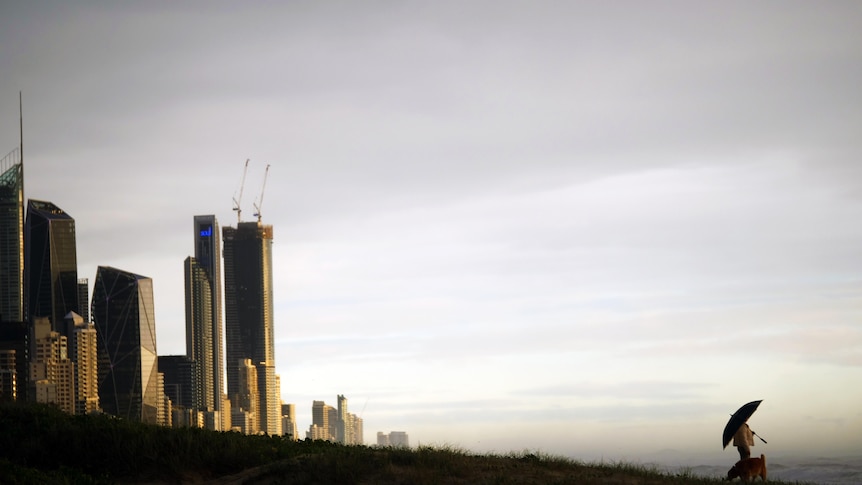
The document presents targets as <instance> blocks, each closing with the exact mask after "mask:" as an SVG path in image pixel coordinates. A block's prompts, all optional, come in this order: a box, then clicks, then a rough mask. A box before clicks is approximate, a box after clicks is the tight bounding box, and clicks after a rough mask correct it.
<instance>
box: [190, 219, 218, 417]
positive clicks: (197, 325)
mask: <svg viewBox="0 0 862 485" xmlns="http://www.w3.org/2000/svg"><path fill="white" fill-rule="evenodd" d="M194 242H195V255H194V257H193V258H188V259H186V261H185V284H186V354H187V355H188V356H189V358H190V359H193V360H195V361H196V362H197V363H198V365H199V366H200V379H201V381H200V390H201V396H200V398H201V403H202V406H203V407H204V408H205V409H206V410H208V411H217V412H218V413H219V415H221V412H222V409H221V408H222V403H223V395H224V387H223V386H224V357H223V355H224V351H223V349H224V347H223V345H224V344H223V335H222V310H221V306H222V304H221V298H222V284H221V234H220V233H219V225H218V221H217V220H216V218H215V216H213V215H203V216H195V217H194Z"/></svg>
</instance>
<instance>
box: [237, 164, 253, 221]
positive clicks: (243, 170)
mask: <svg viewBox="0 0 862 485" xmlns="http://www.w3.org/2000/svg"><path fill="white" fill-rule="evenodd" d="M248 161H249V159H248V158H246V159H245V168H243V169H242V181H241V182H240V183H239V197H237V196H236V192H234V194H233V195H234V197H233V210H235V211H236V223H237V224H239V223H240V222H242V217H241V216H242V209H241V208H240V205H239V204H240V202H242V189H243V188H244V187H245V174H246V173H247V172H248Z"/></svg>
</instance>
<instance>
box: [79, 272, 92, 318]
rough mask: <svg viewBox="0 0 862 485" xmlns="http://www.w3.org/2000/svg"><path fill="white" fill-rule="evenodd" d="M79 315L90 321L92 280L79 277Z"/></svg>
mask: <svg viewBox="0 0 862 485" xmlns="http://www.w3.org/2000/svg"><path fill="white" fill-rule="evenodd" d="M77 313H78V315H80V316H81V319H82V320H83V321H85V322H89V321H90V280H88V279H87V278H78V312H77Z"/></svg>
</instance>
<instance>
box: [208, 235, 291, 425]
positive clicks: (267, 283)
mask: <svg viewBox="0 0 862 485" xmlns="http://www.w3.org/2000/svg"><path fill="white" fill-rule="evenodd" d="M222 236H223V237H222V239H223V242H224V281H225V292H224V300H225V357H226V363H227V386H228V395H229V397H230V398H231V402H232V404H233V405H234V407H236V406H237V399H238V397H239V392H240V383H239V372H240V370H241V369H242V366H243V365H244V364H243V362H244V360H245V359H250V360H251V362H252V365H254V366H255V367H256V368H257V379H258V393H259V405H258V413H259V422H260V430H261V431H262V432H264V433H267V434H270V435H281V409H280V404H281V402H280V401H281V399H280V390H279V389H278V385H277V380H276V375H275V346H274V344H275V343H274V328H273V324H274V322H273V306H272V305H273V300H272V298H273V295H272V226H270V225H263V224H261V223H260V221H258V222H240V223H238V224H237V227H236V228H234V227H230V226H228V227H225V228H223V231H222ZM235 413H236V409H234V414H235Z"/></svg>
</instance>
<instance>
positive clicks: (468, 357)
mask: <svg viewBox="0 0 862 485" xmlns="http://www.w3.org/2000/svg"><path fill="white" fill-rule="evenodd" d="M827 5H828V6H824V5H820V4H817V5H814V4H810V3H806V2H796V1H792V0H791V1H790V2H763V3H757V4H751V3H749V2H740V1H731V2H722V3H721V4H690V3H688V2H676V1H662V2H656V3H653V4H649V5H645V4H638V3H622V4H613V5H610V4H607V3H605V2H589V1H588V2H578V3H577V4H561V3H558V2H545V1H539V2H532V3H530V4H529V5H525V4H522V3H517V2H507V1H503V2H487V1H483V0H477V1H476V2H469V3H467V4H464V3H455V2H451V3H450V2H441V3H435V4H422V3H418V2H416V3H414V2H407V3H403V4H391V3H387V2H375V3H373V4H372V5H362V6H360V5H353V4H332V3H327V2H322V3H314V4H290V5H279V6H273V5H269V6H263V5H249V6H246V7H245V8H240V7H237V6H233V5H230V4H227V3H221V2H216V3H214V4H212V5H211V6H210V8H209V9H208V10H207V11H206V12H201V11H199V10H198V9H192V8H190V7H187V6H181V5H179V6H177V5H172V6H167V5H153V4H141V5H134V6H105V5H97V4H95V3H89V2H80V3H77V4H76V5H74V6H71V5H58V6H52V7H53V8H51V9H48V8H43V7H40V6H39V5H29V4H26V5H17V4H4V5H3V6H2V7H0V13H2V15H0V45H3V46H4V48H3V49H2V50H0V66H2V67H3V72H4V76H3V77H2V79H0V152H2V153H9V152H10V151H14V150H15V149H16V147H17V146H18V145H19V117H18V107H19V98H18V93H19V92H23V106H24V117H23V118H24V123H23V126H24V133H23V143H24V145H25V146H26V150H25V157H26V161H25V163H26V165H27V168H26V178H27V187H26V197H27V198H28V199H30V198H32V199H36V200H52V201H54V202H56V203H57V204H58V205H59V206H61V207H63V209H64V210H66V211H68V212H69V213H70V214H73V215H74V216H75V220H76V230H77V245H78V274H79V276H81V277H88V278H90V282H91V283H92V282H93V278H94V275H95V274H96V271H97V267H98V266H99V265H110V266H112V267H116V268H124V269H128V270H129V271H133V272H136V273H139V274H145V275H148V276H150V277H151V278H152V279H153V293H154V299H155V305H154V306H155V312H156V316H157V318H156V322H157V326H158V340H159V342H158V344H159V345H158V348H159V349H160V351H161V352H160V353H162V354H179V353H183V351H184V348H185V335H184V333H185V301H184V288H183V281H184V280H183V278H184V275H183V268H182V262H183V261H184V259H185V258H186V257H187V256H189V254H190V252H191V251H190V249H191V248H190V246H189V244H190V241H189V239H190V238H189V234H188V231H189V219H190V218H191V217H193V216H194V215H197V214H213V215H215V216H216V217H217V218H218V219H219V221H221V222H222V224H224V223H225V221H231V220H233V219H235V218H236V215H235V212H234V211H233V204H232V202H233V198H232V196H234V197H236V195H237V193H238V188H239V187H240V180H241V178H242V173H243V170H242V169H243V165H242V164H243V162H244V161H245V160H247V159H251V162H250V163H249V167H248V177H247V179H246V182H245V197H244V199H243V204H242V205H243V214H252V213H253V209H252V208H253V206H254V202H255V201H257V200H258V199H259V198H261V195H262V194H261V193H262V187H263V176H264V167H265V166H266V164H270V165H271V167H272V169H271V171H270V173H269V178H268V180H267V182H266V194H265V195H266V197H265V199H266V203H265V207H264V212H265V219H264V220H265V221H266V223H267V224H271V225H272V226H273V227H275V228H276V234H275V237H274V238H273V240H272V245H273V249H272V268H273V269H272V278H273V282H272V285H273V288H274V292H273V321H274V330H273V332H274V335H273V337H274V342H273V346H274V354H275V360H276V368H275V369H274V370H275V373H276V374H278V375H280V376H281V382H282V385H281V388H282V398H283V400H284V402H285V403H296V404H297V407H296V414H297V416H296V417H297V421H298V423H299V426H300V427H299V433H300V434H302V433H303V432H304V431H305V429H306V427H307V424H308V423H310V422H311V409H310V406H308V405H307V403H310V402H313V401H314V400H319V399H321V397H322V396H335V395H337V394H344V395H347V396H350V397H351V409H352V410H353V411H354V412H355V413H356V414H357V416H361V417H362V419H363V420H364V422H365V425H366V428H368V432H369V434H368V435H367V436H366V437H365V441H366V442H367V443H373V442H374V436H373V434H372V433H374V432H377V431H386V430H403V431H406V432H408V433H409V436H410V442H411V443H412V444H416V443H420V444H433V443H450V444H453V445H457V446H462V447H464V448H468V449H471V450H477V451H485V450H492V451H508V450H513V449H514V450H522V449H540V450H543V451H546V452H550V453H561V454H566V455H570V456H575V457H577V458H583V459H593V458H601V457H605V458H609V457H611V458H614V459H627V458H636V457H639V456H652V455H651V454H654V453H656V452H658V451H661V450H676V451H677V452H678V453H679V454H685V453H701V454H702V455H705V456H711V457H713V458H715V459H716V460H725V461H727V460H729V459H730V458H731V457H732V455H733V454H734V453H733V451H732V450H722V449H721V447H720V444H719V434H720V431H721V429H722V427H723V425H724V423H725V422H726V419H727V416H728V414H729V413H732V412H733V411H735V410H736V409H737V408H738V407H739V406H740V405H741V404H743V403H745V402H749V401H752V400H755V399H763V403H762V405H761V407H760V408H759V410H758V411H757V413H756V414H755V415H754V416H753V418H752V421H751V425H752V428H753V429H755V430H756V431H757V432H758V433H759V434H762V435H763V436H764V437H765V439H767V440H768V441H769V444H768V445H767V444H763V443H758V444H757V445H756V446H755V448H754V449H753V452H765V453H767V454H772V455H776V454H778V455H787V454H801V455H806V456H812V455H814V456H840V455H842V454H847V453H848V452H849V451H848V450H850V451H852V450H856V449H859V448H860V447H862V442H860V439H862V438H860V437H859V436H857V435H856V434H855V433H853V430H855V429H858V428H859V427H860V426H862V414H860V412H859V411H858V409H857V408H858V402H860V401H862V395H860V393H859V392H860V391H857V390H856V389H855V387H854V386H853V385H852V384H853V383H855V382H858V381H859V379H862V329H860V318H862V317H860V307H862V296H860V288H862V277H860V275H862V261H860V259H862V258H859V249H858V248H859V247H860V246H862V229H860V225H859V224H858V220H859V219H860V217H862V195H860V194H862V173H860V170H862V165H860V164H859V163H858V161H857V159H858V158H859V155H860V152H862V146H860V141H859V137H858V136H857V135H858V131H859V129H860V126H862V119H860V117H862V115H860V114H859V113H858V112H857V111H858V110H856V109H854V107H855V106H857V105H860V103H862V99H860V96H862V94H860V91H859V89H858V86H859V84H860V82H862V72H860V70H859V67H858V66H860V65H862V47H860V43H859V42H858V41H857V39H858V25H859V24H860V22H862V12H860V7H859V6H858V5H857V4H856V3H854V2H838V1H830V2H827ZM156 34H157V35H156ZM106 39H110V41H109V42H107V41H106ZM246 219H252V218H251V217H248V216H247V217H246ZM669 456H676V455H669Z"/></svg>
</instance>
